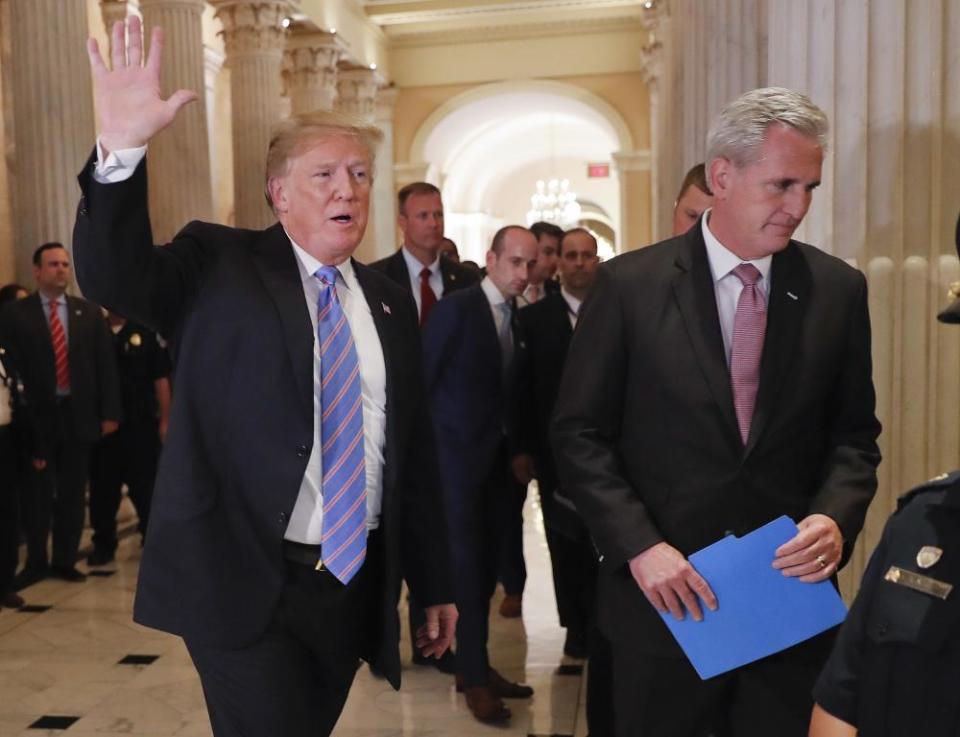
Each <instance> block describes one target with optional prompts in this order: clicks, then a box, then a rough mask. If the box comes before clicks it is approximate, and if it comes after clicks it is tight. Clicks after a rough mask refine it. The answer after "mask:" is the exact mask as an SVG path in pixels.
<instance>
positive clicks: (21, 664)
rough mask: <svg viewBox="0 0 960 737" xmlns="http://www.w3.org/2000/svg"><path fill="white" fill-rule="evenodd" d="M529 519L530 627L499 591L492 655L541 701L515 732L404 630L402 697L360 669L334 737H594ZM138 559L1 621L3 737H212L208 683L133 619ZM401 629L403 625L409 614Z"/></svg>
mask: <svg viewBox="0 0 960 737" xmlns="http://www.w3.org/2000/svg"><path fill="white" fill-rule="evenodd" d="M533 496H534V495H533V493H531V497H533ZM525 518H526V520H527V522H526V526H525V543H524V544H525V552H526V560H527V566H528V570H529V578H528V583H527V590H526V593H525V595H524V602H523V618H522V620H521V619H513V620H507V619H504V618H502V617H501V616H500V615H499V614H498V613H497V608H498V606H499V599H500V596H501V595H502V592H499V591H498V595H497V598H496V599H495V600H494V602H493V605H492V609H491V612H492V613H491V647H490V653H491V661H492V664H493V665H494V667H496V668H497V669H499V670H500V672H501V673H503V674H504V675H505V676H507V677H508V678H510V679H512V680H519V681H524V682H526V683H529V684H530V685H531V686H533V688H534V690H535V694H534V697H533V698H532V699H530V700H526V701H511V702H509V706H510V708H511V710H512V711H513V718H512V721H511V723H510V724H509V725H508V726H507V727H492V726H485V725H482V724H480V723H479V722H477V721H475V720H474V719H473V718H472V716H471V715H470V712H469V710H468V709H467V706H466V702H465V701H464V698H463V696H462V695H459V694H457V693H456V691H455V690H454V687H453V678H452V677H451V676H446V675H444V674H442V673H439V672H438V671H436V670H434V669H432V668H424V667H420V666H414V665H411V664H410V644H409V643H410V641H409V635H408V633H407V632H406V631H404V633H403V639H402V641H401V657H402V659H403V661H404V670H403V688H402V689H401V690H400V692H394V691H393V690H392V689H391V688H390V686H389V685H388V684H387V683H386V682H385V681H381V680H377V679H375V678H373V677H372V676H371V675H370V672H369V670H368V669H367V668H366V666H364V667H362V668H361V669H360V671H359V672H358V673H357V679H356V681H355V682H354V687H353V690H352V692H351V695H350V699H349V701H348V703H347V707H346V709H345V711H344V713H343V716H342V717H341V719H340V722H339V723H338V725H337V727H336V730H335V731H334V735H336V736H337V737H413V736H415V735H416V736H422V737H440V736H441V735H451V736H456V737H480V736H481V735H525V736H528V735H536V737H560V736H563V737H566V736H571V737H582V735H585V734H586V721H585V717H584V705H583V698H584V691H585V689H583V688H582V677H581V675H580V674H579V673H578V671H579V667H577V665H576V664H575V663H566V661H564V662H565V663H566V665H567V666H568V667H565V668H563V673H562V674H561V673H558V672H557V667H558V665H560V664H561V661H562V660H563V658H562V650H563V636H564V631H563V630H562V629H561V628H560V626H559V624H558V622H557V614H556V607H555V604H554V596H553V588H552V583H551V578H550V564H549V560H548V557H547V549H546V543H545V541H544V535H543V527H542V522H541V517H540V513H539V509H537V508H536V505H535V503H533V502H532V501H530V500H528V502H527V507H526V509H525ZM139 556H140V548H139V541H138V539H136V538H135V536H131V537H128V538H126V539H125V540H124V541H123V542H122V543H121V548H120V550H119V554H118V557H117V562H116V564H114V565H110V566H106V567H104V568H103V569H100V570H99V571H96V573H97V574H99V575H94V576H91V577H90V578H88V580H87V581H86V582H85V583H81V584H72V583H64V582H60V581H53V580H47V581H43V582H41V583H39V584H36V585H35V586H32V587H30V588H29V589H26V590H25V591H23V592H21V593H22V594H23V595H24V597H25V598H26V599H27V602H28V605H29V606H28V607H27V611H11V610H9V609H4V610H2V611H0V737H16V736H19V735H22V736H23V737H38V736H40V735H69V736H70V737H93V736H94V735H97V736H98V737H110V736H111V735H154V736H155V737H172V736H173V735H177V736H178V737H181V736H182V737H203V736H205V735H210V734H211V732H210V727H209V724H208V722H207V716H206V711H205V709H204V703H203V696H202V694H201V691H200V683H199V680H198V679H197V676H196V673H195V671H194V669H193V666H192V664H191V662H190V659H189V657H188V656H187V653H186V650H185V648H184V647H183V644H182V642H181V640H180V639H179V638H176V637H172V636H169V635H166V634H164V633H161V632H157V631H154V630H150V629H146V628H144V627H141V626H139V625H137V624H134V622H133V621H132V619H131V610H132V604H133V591H134V587H135V581H136V575H137V567H138V563H139ZM79 567H80V568H81V569H82V570H85V571H86V570H88V569H87V568H86V566H85V565H83V564H81V565H80V566H79ZM401 621H403V622H404V626H405V625H406V616H405V613H401ZM570 666H572V667H570ZM264 737H266V736H264ZM269 737H288V736H285V735H275V736H273V735H271V736H269Z"/></svg>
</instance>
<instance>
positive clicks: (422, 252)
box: [370, 182, 478, 326]
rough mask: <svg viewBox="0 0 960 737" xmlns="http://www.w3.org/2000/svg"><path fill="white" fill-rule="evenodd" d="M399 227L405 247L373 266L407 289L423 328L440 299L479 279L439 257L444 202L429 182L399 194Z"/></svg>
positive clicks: (407, 186)
mask: <svg viewBox="0 0 960 737" xmlns="http://www.w3.org/2000/svg"><path fill="white" fill-rule="evenodd" d="M397 212H398V215H397V225H398V226H399V227H400V232H401V233H403V245H402V246H401V247H400V249H399V250H398V251H397V252H396V253H394V254H393V255H392V256H387V257H386V258H384V259H380V260H379V261H374V262H373V263H372V264H370V268H372V269H376V270H377V271H379V272H381V273H383V274H386V275H387V276H389V277H390V278H391V279H393V281H395V282H396V283H397V284H399V285H400V286H401V287H403V288H404V289H406V290H407V291H408V292H409V293H410V295H411V296H412V297H413V300H414V302H416V305H417V314H418V315H419V316H420V325H421V326H422V325H423V324H424V323H425V322H426V320H427V316H428V315H429V314H430V310H432V309H433V306H434V305H435V304H436V303H437V300H439V299H441V298H442V297H444V296H445V295H447V294H450V293H451V292H455V291H457V290H458V289H465V288H466V287H469V286H470V285H471V284H475V283H476V282H477V281H478V279H477V277H476V275H475V274H474V273H473V272H471V271H470V270H469V269H465V268H463V267H462V266H460V264H459V263H457V262H455V261H453V260H451V259H447V258H441V257H440V247H441V245H442V244H443V240H444V238H443V200H442V199H441V197H440V190H439V189H437V188H436V187H435V186H434V185H432V184H430V183H429V182H413V183H412V184H408V185H406V186H405V187H403V188H401V190H400V191H399V192H398V193H397Z"/></svg>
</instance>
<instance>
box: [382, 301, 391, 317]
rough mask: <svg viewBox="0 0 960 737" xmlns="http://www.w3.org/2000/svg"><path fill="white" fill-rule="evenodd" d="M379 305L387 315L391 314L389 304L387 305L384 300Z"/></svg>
mask: <svg viewBox="0 0 960 737" xmlns="http://www.w3.org/2000/svg"><path fill="white" fill-rule="evenodd" d="M380 306H381V307H382V308H383V311H384V313H386V314H387V315H392V314H393V313H392V312H390V305H388V304H387V303H386V302H381V303H380Z"/></svg>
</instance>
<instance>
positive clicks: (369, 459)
mask: <svg viewBox="0 0 960 737" xmlns="http://www.w3.org/2000/svg"><path fill="white" fill-rule="evenodd" d="M146 152H147V147H146V146H142V147H141V148H136V149H124V150H121V151H113V152H111V153H110V155H109V156H108V157H107V158H106V160H104V158H103V149H102V148H101V147H100V142H99V140H98V141H97V166H96V169H95V170H94V179H96V180H97V181H98V182H101V183H103V184H113V183H116V182H122V181H124V180H125V179H128V178H129V177H130V176H132V175H133V172H134V170H135V169H136V168H137V165H138V164H139V163H140V160H141V159H142V158H143V157H144V156H145V155H146ZM288 237H289V235H288ZM290 243H291V246H292V248H293V251H294V254H295V255H296V257H297V259H296V260H297V269H298V270H299V272H300V282H301V284H302V286H303V298H304V300H305V301H306V303H307V312H308V313H309V314H310V322H311V324H312V325H313V418H314V421H313V449H312V450H311V452H310V458H309V460H308V461H307V469H306V472H305V473H304V475H303V480H302V481H301V482H300V491H299V493H298V495H297V501H296V504H295V505H294V508H293V513H292V514H291V515H290V521H289V523H288V524H287V529H286V532H285V533H284V537H285V538H286V539H288V540H293V541H294V542H300V543H307V544H310V545H317V544H319V543H320V540H321V537H322V532H323V495H322V491H321V479H322V478H323V468H322V455H321V451H320V447H321V442H320V421H319V418H320V346H319V342H318V341H317V303H318V300H319V298H320V282H319V280H318V279H317V278H316V277H315V276H313V274H315V273H316V271H317V269H319V268H320V267H321V266H323V264H321V263H320V262H319V261H318V260H317V259H315V258H314V257H313V256H311V255H310V254H309V253H307V252H306V251H304V250H303V249H302V248H300V246H298V245H297V244H296V243H294V242H293V239H292V238H291V239H290ZM337 269H338V270H339V272H340V278H339V279H337V285H336V290H337V299H339V300H340V305H341V307H342V308H343V312H344V315H345V316H346V318H347V324H348V325H349V326H350V332H351V333H353V342H354V345H355V346H356V350H357V359H358V360H359V362H360V393H361V400H362V407H363V450H364V470H365V471H366V476H367V500H366V501H367V529H375V528H376V527H377V526H378V525H379V524H380V509H381V504H382V501H383V464H384V446H385V442H386V428H387V369H386V363H385V362H384V358H383V346H381V345H380V335H379V333H377V327H376V324H375V323H374V322H373V315H372V314H371V312H370V306H369V305H368V304H367V300H366V297H365V296H364V294H363V290H362V289H361V288H360V283H359V282H358V281H357V276H356V274H355V273H354V270H353V263H352V262H351V261H349V260H348V261H345V262H344V263H342V264H340V265H339V266H338V267H337Z"/></svg>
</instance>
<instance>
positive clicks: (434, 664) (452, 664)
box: [411, 650, 457, 676]
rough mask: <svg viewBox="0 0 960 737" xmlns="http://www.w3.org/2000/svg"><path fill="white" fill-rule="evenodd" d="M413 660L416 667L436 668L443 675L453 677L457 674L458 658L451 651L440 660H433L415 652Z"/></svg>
mask: <svg viewBox="0 0 960 737" xmlns="http://www.w3.org/2000/svg"><path fill="white" fill-rule="evenodd" d="M411 660H412V661H413V664H414V665H426V666H429V667H431V668H436V669H437V670H438V671H440V672H441V673H446V674H448V675H451V676H452V675H453V674H454V673H456V672H457V658H456V656H455V655H454V654H453V653H452V652H451V651H449V650H447V651H446V652H445V653H444V654H443V655H441V656H440V657H439V658H431V657H429V656H426V655H421V654H420V653H418V652H415V653H414V654H413V658H412V659H411Z"/></svg>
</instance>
